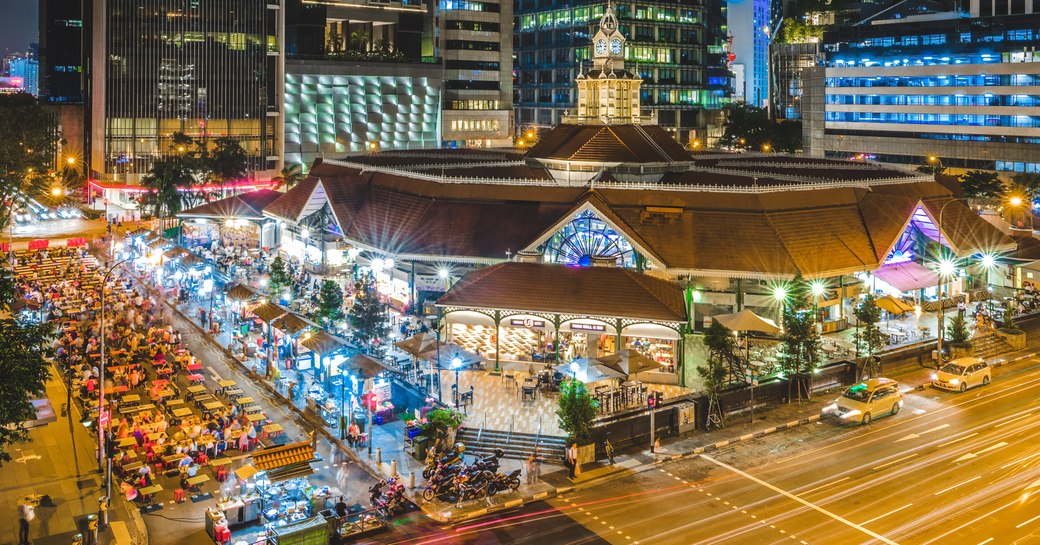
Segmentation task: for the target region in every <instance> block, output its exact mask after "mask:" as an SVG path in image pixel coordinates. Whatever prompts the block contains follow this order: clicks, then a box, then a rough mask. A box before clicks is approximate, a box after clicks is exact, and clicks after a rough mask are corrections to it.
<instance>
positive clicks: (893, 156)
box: [802, 2, 1040, 172]
mask: <svg viewBox="0 0 1040 545" xmlns="http://www.w3.org/2000/svg"><path fill="white" fill-rule="evenodd" d="M1011 4H1015V3H1013V2H1012V3H1011ZM970 9H971V11H970V12H928V11H921V10H916V11H912V12H902V11H901V6H899V5H897V6H894V7H892V8H889V9H888V10H886V11H885V12H883V13H884V14H885V18H882V17H875V18H871V19H870V20H868V21H867V22H865V23H864V24H860V25H857V26H853V27H850V28H847V29H843V30H842V31H835V32H828V33H826V34H825V35H824V40H823V45H822V47H823V50H824V62H823V64H824V66H823V67H821V68H819V69H810V71H815V72H813V73H812V75H809V76H807V77H806V83H805V85H806V91H805V94H806V95H812V97H813V99H811V100H810V99H808V97H806V98H805V99H803V101H802V102H803V117H805V119H806V122H805V124H804V126H803V131H804V141H805V146H806V152H807V153H808V154H809V155H812V156H817V157H859V158H866V159H874V160H878V161H882V162H887V163H897V164H905V165H924V164H927V163H928V162H930V161H931V162H936V163H940V164H941V165H942V166H944V167H946V168H948V169H958V170H959V169H984V170H997V171H1011V172H1023V171H1025V172H1037V171H1040V160H1038V159H1037V156H1038V153H1037V152H1038V151H1040V99H1038V98H1037V92H1036V90H1037V89H1038V85H1040V55H1038V54H1037V53H1036V52H1035V51H1034V50H1035V44H1036V43H1037V40H1038V39H1040V35H1038V33H1040V30H1038V29H1040V14H1023V15H997V16H993V15H992V13H994V9H996V10H997V11H996V12H997V13H1006V11H1007V10H1008V9H1010V8H1008V5H1007V3H1005V4H1004V6H1003V7H1002V8H999V9H998V8H995V7H994V6H992V5H986V6H983V5H980V3H979V2H972V3H971V8H970ZM803 74H808V73H803ZM810 80H811V83H810ZM809 85H815V86H816V88H815V89H811V90H810V89H809V88H808V86H809ZM807 105H808V107H807Z"/></svg>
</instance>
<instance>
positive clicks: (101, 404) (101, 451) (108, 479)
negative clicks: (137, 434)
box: [98, 257, 132, 526]
mask: <svg viewBox="0 0 1040 545" xmlns="http://www.w3.org/2000/svg"><path fill="white" fill-rule="evenodd" d="M131 259H132V258H130V257H128V258H126V259H122V260H120V261H117V262H116V263H115V264H114V265H112V266H111V267H110V268H109V269H108V271H106V272H105V276H104V278H103V279H102V280H101V324H100V328H99V329H100V330H101V370H100V372H99V376H100V379H101V380H100V381H99V382H100V384H99V385H98V471H102V470H104V471H105V501H106V502H107V501H108V498H111V497H112V456H111V455H110V454H109V455H108V456H106V452H110V449H109V448H108V445H107V444H106V443H105V441H106V439H109V438H107V437H105V433H106V431H107V432H108V434H109V435H111V431H112V413H111V411H109V414H108V422H107V424H108V425H107V426H104V425H102V422H101V416H102V415H103V414H104V412H105V357H106V355H107V354H106V352H105V337H107V335H105V307H106V305H105V303H106V301H107V300H108V299H107V298H106V297H105V288H106V287H107V286H108V281H109V279H110V278H111V276H112V273H113V272H115V270H116V268H117V267H119V266H120V265H122V264H123V263H126V262H127V261H130V260H131ZM104 458H107V459H108V466H107V468H105V467H103V465H102V464H103V461H104ZM101 523H102V524H103V525H105V526H108V509H105V510H104V512H103V519H102V521H101Z"/></svg>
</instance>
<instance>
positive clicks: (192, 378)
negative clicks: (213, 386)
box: [188, 375, 206, 386]
mask: <svg viewBox="0 0 1040 545" xmlns="http://www.w3.org/2000/svg"><path fill="white" fill-rule="evenodd" d="M204 380H206V379H205V377H203V376H202V375H188V382H190V383H191V384H192V385H194V386H200V385H202V382H203V381H204Z"/></svg>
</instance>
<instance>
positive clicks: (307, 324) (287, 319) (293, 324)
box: [271, 313, 318, 335]
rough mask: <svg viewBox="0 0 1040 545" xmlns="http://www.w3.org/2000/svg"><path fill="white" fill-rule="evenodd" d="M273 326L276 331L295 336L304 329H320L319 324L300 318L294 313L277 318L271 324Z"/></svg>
mask: <svg viewBox="0 0 1040 545" xmlns="http://www.w3.org/2000/svg"><path fill="white" fill-rule="evenodd" d="M271 326H272V327H274V328H275V329H277V330H279V331H281V332H282V333H285V334H286V335H295V334H297V333H299V332H301V331H303V330H304V329H308V328H311V327H318V324H316V323H314V322H312V321H310V320H307V319H306V318H303V317H302V316H298V315H296V314H293V313H289V314H286V315H285V316H282V317H281V318H277V319H275V320H273V321H272V322H271Z"/></svg>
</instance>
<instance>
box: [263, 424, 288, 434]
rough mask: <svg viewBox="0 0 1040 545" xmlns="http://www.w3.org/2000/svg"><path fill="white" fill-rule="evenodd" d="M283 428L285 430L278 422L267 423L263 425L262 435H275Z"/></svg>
mask: <svg viewBox="0 0 1040 545" xmlns="http://www.w3.org/2000/svg"><path fill="white" fill-rule="evenodd" d="M284 430H285V428H283V427H282V425H281V424H278V423H275V424H268V425H266V426H264V436H266V437H275V436H277V435H278V434H279V433H282V431H284Z"/></svg>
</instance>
